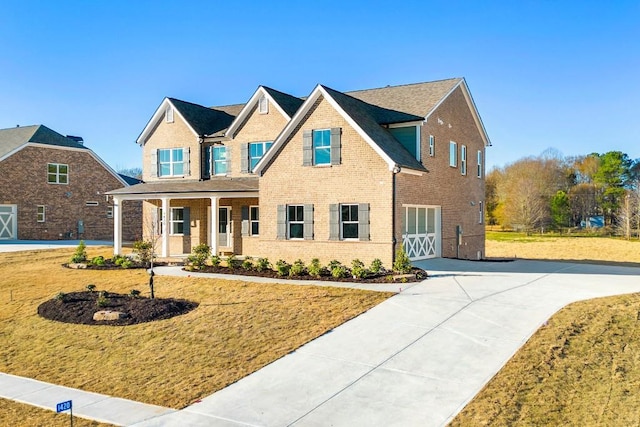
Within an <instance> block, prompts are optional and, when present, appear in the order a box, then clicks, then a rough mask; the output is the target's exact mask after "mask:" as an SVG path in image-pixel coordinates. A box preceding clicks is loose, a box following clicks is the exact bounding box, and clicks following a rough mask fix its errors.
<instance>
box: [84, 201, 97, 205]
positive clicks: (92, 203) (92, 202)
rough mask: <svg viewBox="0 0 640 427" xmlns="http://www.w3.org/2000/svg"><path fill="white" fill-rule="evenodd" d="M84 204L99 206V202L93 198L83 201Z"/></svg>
mask: <svg viewBox="0 0 640 427" xmlns="http://www.w3.org/2000/svg"><path fill="white" fill-rule="evenodd" d="M84 205H85V206H100V203H99V202H96V201H95V200H90V201H87V202H85V203H84Z"/></svg>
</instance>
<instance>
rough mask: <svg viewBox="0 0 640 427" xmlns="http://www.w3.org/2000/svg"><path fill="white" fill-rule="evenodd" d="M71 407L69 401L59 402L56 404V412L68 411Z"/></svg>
mask: <svg viewBox="0 0 640 427" xmlns="http://www.w3.org/2000/svg"><path fill="white" fill-rule="evenodd" d="M69 409H71V401H70V400H67V401H66V402H60V403H58V404H57V405H56V412H62V411H68V410H69Z"/></svg>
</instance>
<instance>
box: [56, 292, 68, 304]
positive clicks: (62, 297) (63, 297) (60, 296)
mask: <svg viewBox="0 0 640 427" xmlns="http://www.w3.org/2000/svg"><path fill="white" fill-rule="evenodd" d="M66 298H67V294H65V293H64V292H58V293H57V294H55V296H54V297H53V299H54V300H56V301H60V302H65V300H66Z"/></svg>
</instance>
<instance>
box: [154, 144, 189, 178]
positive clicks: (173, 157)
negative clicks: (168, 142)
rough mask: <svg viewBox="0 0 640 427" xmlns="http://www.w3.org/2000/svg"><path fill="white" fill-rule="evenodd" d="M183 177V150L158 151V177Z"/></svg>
mask: <svg viewBox="0 0 640 427" xmlns="http://www.w3.org/2000/svg"><path fill="white" fill-rule="evenodd" d="M183 175H184V149H182V148H169V149H160V150H158V176H183Z"/></svg>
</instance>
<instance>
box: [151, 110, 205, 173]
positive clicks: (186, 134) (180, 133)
mask: <svg viewBox="0 0 640 427" xmlns="http://www.w3.org/2000/svg"><path fill="white" fill-rule="evenodd" d="M184 147H189V150H190V155H189V162H190V164H189V174H188V175H185V176H183V177H162V178H160V177H158V176H157V175H152V165H153V160H152V159H153V154H154V153H156V152H157V150H158V149H159V148H184ZM200 167H201V164H200V142H199V140H198V137H197V136H196V135H195V134H194V133H193V131H192V130H191V129H190V128H189V126H188V125H187V124H186V123H185V121H184V120H182V118H181V117H180V116H179V115H178V114H177V112H176V113H175V114H174V121H173V122H171V123H168V122H167V121H166V120H165V118H164V115H163V116H162V117H161V118H160V120H159V121H158V122H157V123H156V126H155V128H154V129H153V131H152V133H151V136H150V137H149V139H148V140H147V141H146V142H145V143H144V146H143V147H142V180H143V181H145V182H151V181H158V180H162V181H167V182H168V181H174V180H194V179H195V180H198V179H200Z"/></svg>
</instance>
